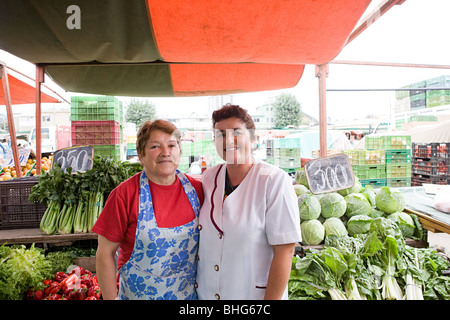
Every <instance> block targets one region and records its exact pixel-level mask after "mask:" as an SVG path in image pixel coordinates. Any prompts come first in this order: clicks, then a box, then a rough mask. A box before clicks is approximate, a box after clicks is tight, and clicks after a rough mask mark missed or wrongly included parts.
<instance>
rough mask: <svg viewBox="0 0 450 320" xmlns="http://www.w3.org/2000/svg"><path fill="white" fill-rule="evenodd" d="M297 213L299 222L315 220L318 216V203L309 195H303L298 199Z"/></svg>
mask: <svg viewBox="0 0 450 320" xmlns="http://www.w3.org/2000/svg"><path fill="white" fill-rule="evenodd" d="M298 211H299V213H300V220H301V221H303V220H311V219H317V218H318V217H319V216H320V211H321V209H320V202H319V200H317V198H316V197H315V196H314V195H313V194H311V193H304V194H302V195H300V196H299V197H298Z"/></svg>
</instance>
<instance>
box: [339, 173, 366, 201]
mask: <svg viewBox="0 0 450 320" xmlns="http://www.w3.org/2000/svg"><path fill="white" fill-rule="evenodd" d="M362 189H363V187H362V185H361V182H359V179H358V177H355V183H354V184H353V186H352V187H350V188H347V189H344V190H339V191H338V193H339V194H340V195H341V196H344V197H345V196H346V195H349V194H351V193H356V192H360V191H361V190H362Z"/></svg>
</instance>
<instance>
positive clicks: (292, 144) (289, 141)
mask: <svg viewBox="0 0 450 320" xmlns="http://www.w3.org/2000/svg"><path fill="white" fill-rule="evenodd" d="M266 162H268V163H270V164H273V165H275V166H277V167H279V168H280V169H283V170H284V171H286V172H288V173H293V172H295V171H297V169H299V168H300V167H301V152H300V138H279V139H273V140H267V142H266Z"/></svg>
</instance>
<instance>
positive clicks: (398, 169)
mask: <svg viewBox="0 0 450 320" xmlns="http://www.w3.org/2000/svg"><path fill="white" fill-rule="evenodd" d="M386 177H387V178H405V177H408V178H410V179H411V163H403V164H402V163H388V164H386Z"/></svg>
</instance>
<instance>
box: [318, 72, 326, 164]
mask: <svg viewBox="0 0 450 320" xmlns="http://www.w3.org/2000/svg"><path fill="white" fill-rule="evenodd" d="M327 76H328V64H321V65H317V66H316V77H318V78H319V135H320V157H321V158H323V157H326V156H327V102H326V83H327Z"/></svg>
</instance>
